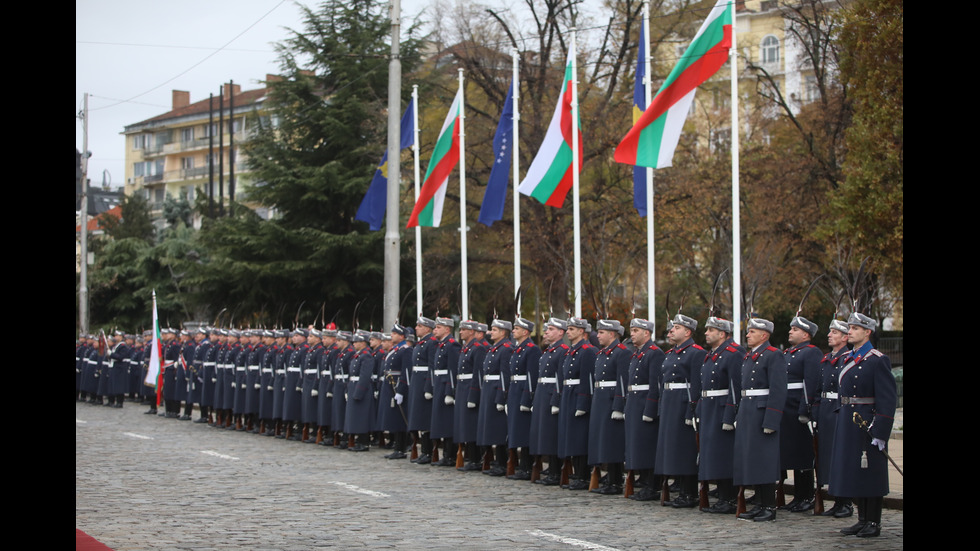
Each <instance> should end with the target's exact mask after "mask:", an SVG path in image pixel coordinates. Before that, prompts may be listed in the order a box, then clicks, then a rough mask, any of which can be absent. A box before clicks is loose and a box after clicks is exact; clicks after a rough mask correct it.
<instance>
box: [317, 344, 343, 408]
mask: <svg viewBox="0 0 980 551" xmlns="http://www.w3.org/2000/svg"><path fill="white" fill-rule="evenodd" d="M339 355H340V347H339V346H337V345H336V344H332V345H330V346H328V347H326V348H324V349H323V350H322V351H321V352H320V355H319V357H318V358H317V364H316V366H317V369H318V370H319V378H318V379H317V394H318V396H317V397H316V398H317V400H316V409H317V415H316V424H317V425H319V426H321V427H330V426H332V425H331V422H332V419H331V417H332V413H333V396H332V394H333V363H334V362H335V361H337V356H339ZM328 394H331V396H327V395H328Z"/></svg>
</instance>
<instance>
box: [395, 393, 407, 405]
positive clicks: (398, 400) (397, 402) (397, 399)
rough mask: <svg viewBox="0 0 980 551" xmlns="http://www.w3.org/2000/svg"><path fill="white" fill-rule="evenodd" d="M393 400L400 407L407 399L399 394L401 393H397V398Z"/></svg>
mask: <svg viewBox="0 0 980 551" xmlns="http://www.w3.org/2000/svg"><path fill="white" fill-rule="evenodd" d="M392 399H393V400H394V401H395V403H396V404H398V405H401V403H402V400H404V399H405V397H404V396H402V395H401V394H399V393H397V392H396V393H395V397H394V398H392Z"/></svg>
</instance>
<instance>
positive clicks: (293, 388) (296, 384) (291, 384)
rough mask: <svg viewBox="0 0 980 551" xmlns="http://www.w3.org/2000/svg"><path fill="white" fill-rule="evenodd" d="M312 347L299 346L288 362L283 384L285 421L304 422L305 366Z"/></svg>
mask: <svg viewBox="0 0 980 551" xmlns="http://www.w3.org/2000/svg"><path fill="white" fill-rule="evenodd" d="M309 351H310V345H308V344H306V343H305V342H304V343H300V344H297V345H296V346H295V347H294V348H293V351H292V353H291V354H290V355H289V360H288V361H287V362H286V380H285V381H284V382H283V385H282V386H283V397H282V418H283V420H285V421H301V420H302V413H303V412H302V408H301V406H302V401H303V390H302V385H303V366H304V364H305V362H306V355H307V354H308V353H309Z"/></svg>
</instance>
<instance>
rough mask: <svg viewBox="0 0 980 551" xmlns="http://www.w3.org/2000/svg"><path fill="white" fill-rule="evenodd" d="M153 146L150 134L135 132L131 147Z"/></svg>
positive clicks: (143, 147)
mask: <svg viewBox="0 0 980 551" xmlns="http://www.w3.org/2000/svg"><path fill="white" fill-rule="evenodd" d="M151 147H153V135H152V134H137V135H135V136H133V149H150V148H151Z"/></svg>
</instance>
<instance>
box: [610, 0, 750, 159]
mask: <svg viewBox="0 0 980 551" xmlns="http://www.w3.org/2000/svg"><path fill="white" fill-rule="evenodd" d="M733 5H734V2H733V0H718V2H717V3H716V4H715V7H714V8H712V9H711V13H709V14H708V18H707V19H705V20H704V23H702V24H701V28H700V29H698V32H697V34H696V35H694V40H692V41H691V45H690V46H688V47H687V51H685V52H684V55H683V56H682V57H681V59H680V61H679V62H678V63H677V66H675V67H674V70H673V71H671V72H670V74H669V75H668V76H667V80H666V81H664V84H663V86H661V87H660V90H659V91H658V92H657V95H656V96H655V97H654V98H653V100H652V101H651V102H650V105H649V106H648V107H647V109H646V110H645V111H644V112H643V116H641V117H640V119H639V120H638V121H636V123H635V124H634V125H633V128H632V129H630V131H629V133H628V134H626V137H625V138H623V141H622V142H620V144H619V146H617V147H616V153H615V155H614V159H615V160H616V161H617V162H620V163H625V164H629V165H639V166H648V167H652V168H663V167H667V166H671V160H672V158H673V156H674V149H676V148H677V141H678V140H679V139H680V136H681V130H683V128H684V121H685V119H687V112H688V111H690V109H691V103H692V102H693V101H694V92H695V91H696V90H697V87H698V86H700V85H701V84H702V83H703V82H705V81H706V80H708V79H709V78H711V76H712V75H714V74H715V73H716V72H718V69H720V68H721V66H722V65H724V64H725V61H726V60H727V59H728V49H729V48H730V47H731V45H732V6H733Z"/></svg>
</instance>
